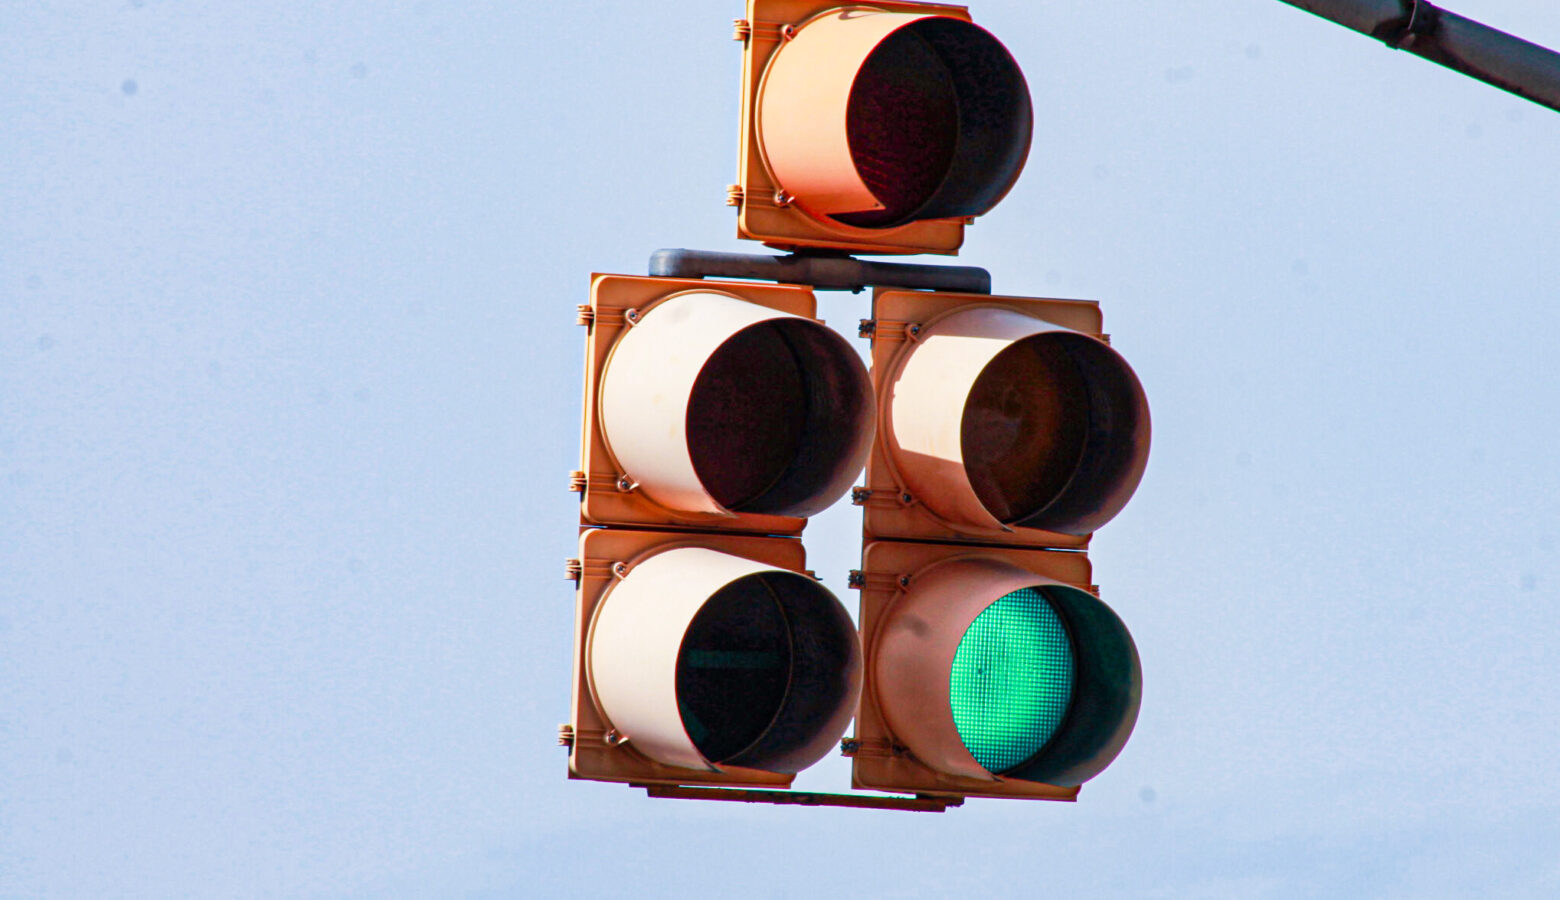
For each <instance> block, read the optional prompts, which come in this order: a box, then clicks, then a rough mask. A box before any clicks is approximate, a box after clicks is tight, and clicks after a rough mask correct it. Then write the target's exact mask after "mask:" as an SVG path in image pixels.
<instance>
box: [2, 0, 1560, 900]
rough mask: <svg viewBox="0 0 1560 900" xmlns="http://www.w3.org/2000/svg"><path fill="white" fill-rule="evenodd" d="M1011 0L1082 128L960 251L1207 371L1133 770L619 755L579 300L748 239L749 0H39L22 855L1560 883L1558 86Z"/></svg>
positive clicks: (1059, 126) (1502, 4)
mask: <svg viewBox="0 0 1560 900" xmlns="http://www.w3.org/2000/svg"><path fill="white" fill-rule="evenodd" d="M1446 5H1447V6H1449V7H1451V8H1453V9H1455V10H1456V11H1458V12H1460V13H1463V14H1465V15H1468V16H1470V17H1472V18H1475V19H1479V20H1482V21H1486V22H1488V23H1490V24H1493V25H1496V26H1498V27H1502V28H1505V29H1507V30H1510V31H1513V32H1515V33H1518V34H1521V35H1524V36H1526V37H1528V38H1530V39H1532V40H1535V41H1538V42H1540V43H1544V44H1547V45H1549V46H1557V47H1560V12H1557V9H1556V7H1555V5H1554V4H1553V3H1552V2H1550V0H1449V2H1448V3H1447V4H1446ZM972 11H973V13H974V15H975V17H976V20H977V22H979V23H981V24H982V25H984V26H986V27H987V28H989V29H990V30H992V31H993V32H994V33H996V34H997V35H998V36H999V37H1001V38H1002V39H1003V40H1004V41H1005V42H1006V43H1007V44H1008V46H1009V48H1010V49H1011V50H1012V51H1013V53H1014V55H1015V56H1016V57H1017V59H1018V60H1019V62H1020V64H1021V65H1022V66H1023V67H1024V69H1025V71H1026V73H1027V75H1028V77H1029V80H1030V83H1031V89H1032V91H1033V94H1034V100H1035V106H1036V112H1037V123H1038V124H1037V132H1036V141H1035V145H1034V149H1033V152H1032V153H1031V156H1030V159H1029V164H1028V168H1027V170H1026V171H1025V174H1024V176H1023V178H1022V179H1021V180H1020V182H1019V183H1018V185H1017V187H1016V188H1015V189H1014V191H1013V193H1012V194H1011V195H1010V196H1009V197H1008V199H1007V200H1006V201H1005V202H1004V203H1003V204H1002V205H1001V206H999V207H998V208H997V210H996V211H994V212H993V213H992V214H990V215H989V216H986V217H985V218H983V219H981V220H980V221H979V223H978V224H977V225H976V226H975V227H974V228H972V229H971V230H970V232H969V235H968V240H967V243H966V246H965V251H964V252H963V254H962V255H961V256H960V257H959V259H958V261H959V262H965V263H969V264H973V265H981V266H986V267H988V268H990V269H991V270H992V272H993V273H994V276H995V282H996V288H997V290H998V291H1000V292H1005V293H1013V294H1028V295H1048V296H1061V297H1083V298H1091V299H1097V300H1100V301H1101V302H1102V303H1103V304H1104V310H1105V316H1106V324H1107V330H1108V331H1110V332H1111V334H1112V335H1113V338H1114V345H1115V346H1116V348H1117V349H1118V350H1120V351H1121V352H1122V353H1123V354H1125V355H1126V357H1127V358H1128V359H1129V360H1131V361H1132V363H1133V364H1134V365H1135V367H1136V368H1137V370H1138V373H1139V375H1140V377H1141V379H1142V381H1143V384H1144V386H1145V388H1146V390H1147V392H1148V395H1149V399H1150V402H1151V404H1152V406H1153V410H1154V427H1155V435H1154V450H1153V456H1152V458H1151V460H1150V463H1149V469H1148V473H1147V477H1146V479H1145V480H1144V483H1143V486H1142V488H1141V489H1140V490H1139V492H1138V494H1137V497H1136V499H1135V500H1134V501H1133V502H1132V504H1130V505H1129V506H1128V507H1127V509H1126V511H1125V512H1124V513H1122V514H1121V516H1120V517H1118V518H1117V520H1116V521H1115V522H1113V523H1112V524H1111V525H1110V526H1109V527H1107V528H1106V529H1105V530H1104V531H1103V532H1102V533H1101V534H1100V536H1099V537H1098V538H1096V541H1095V545H1094V550H1093V553H1092V558H1093V560H1094V564H1095V573H1096V580H1097V581H1098V582H1099V583H1100V584H1101V585H1102V587H1103V591H1104V597H1105V598H1106V599H1107V600H1108V601H1109V602H1111V603H1112V604H1113V605H1114V606H1115V608H1116V609H1117V610H1118V612H1120V614H1121V615H1122V617H1123V618H1124V619H1125V621H1126V622H1127V624H1128V626H1129V627H1130V628H1131V629H1132V631H1133V633H1134V635H1135V637H1136V639H1137V642H1138V646H1139V649H1140V652H1141V654H1142V658H1143V669H1144V679H1145V690H1144V700H1143V712H1142V717H1141V719H1140V721H1139V723H1138V726H1137V730H1136V733H1135V735H1134V737H1133V739H1132V741H1131V742H1130V743H1129V744H1128V745H1127V748H1126V750H1125V752H1124V753H1123V754H1122V756H1121V757H1120V758H1119V759H1118V761H1117V762H1116V763H1115V765H1114V766H1112V767H1111V768H1110V769H1109V770H1107V771H1106V772H1105V774H1103V775H1102V776H1101V777H1099V778H1098V779H1096V780H1095V781H1093V782H1091V783H1090V784H1088V785H1086V786H1085V788H1084V791H1083V794H1082V797H1081V801H1080V802H1079V803H1078V804H1076V805H1062V804H1044V803H1012V802H1007V803H1004V802H998V801H972V802H970V803H969V804H967V805H966V806H965V807H964V808H962V809H959V810H956V811H953V812H950V813H948V814H946V815H942V816H932V815H913V814H904V813H873V812H855V811H829V810H806V809H785V808H764V807H749V806H743V805H736V804H730V805H728V804H697V803H687V802H676V801H662V800H649V799H646V798H645V797H644V796H643V794H642V792H637V791H631V790H629V789H627V788H623V787H620V786H613V785H599V784H588V783H570V782H567V781H566V780H565V777H564V775H565V758H564V754H563V753H562V752H561V751H560V750H559V748H557V747H556V746H555V745H554V738H555V734H556V726H557V724H558V723H559V722H562V721H565V720H566V719H567V718H568V699H569V698H568V693H569V686H568V670H569V655H570V635H571V630H572V627H573V625H572V615H573V596H572V591H571V589H570V586H569V584H568V583H567V582H565V581H564V580H563V560H564V559H565V558H566V557H568V556H571V555H573V542H574V528H575V506H574V503H573V501H574V495H572V494H569V493H568V492H567V491H566V490H565V484H566V475H567V473H568V471H569V470H570V469H572V468H575V466H576V465H577V463H576V460H577V439H578V420H577V416H578V406H579V389H580V388H579V371H580V366H581V344H582V338H583V336H582V334H581V332H580V330H579V329H578V328H577V327H576V326H575V325H574V324H573V321H574V306H575V304H576V303H580V302H583V301H584V300H585V299H586V293H585V291H586V287H587V283H588V276H589V273H591V272H593V271H604V272H628V273H636V272H642V271H643V267H644V264H645V260H646V258H647V256H648V255H649V253H650V252H651V251H652V250H655V249H656V248H658V247H676V246H686V247H699V248H705V249H716V250H721V249H724V250H741V249H748V248H744V247H743V246H742V243H741V242H739V241H737V240H735V238H734V231H735V222H734V215H733V212H732V211H731V210H730V209H728V208H726V207H725V206H724V205H723V199H724V192H725V185H726V184H727V183H728V182H730V181H732V180H733V177H734V174H735V170H736V134H737V121H736V116H737V93H736V89H737V74H738V69H739V65H740V54H739V45H737V44H735V43H733V42H731V41H730V40H729V35H730V20H731V19H732V18H733V17H736V16H739V15H741V14H742V8H741V6H740V4H739V2H738V0H720V2H713V0H698V2H676V3H674V2H669V0H667V2H658V3H596V2H577V3H559V4H554V3H547V4H544V3H540V2H535V0H521V2H505V3H489V2H471V3H440V2H418V3H412V2H375V3H368V2H342V3H330V4H303V3H248V4H236V3H222V4H219V3H210V2H179V0H107V2H96V0H81V2H73V3H54V2H41V0H40V2H12V3H7V4H5V5H4V7H3V9H0V43H3V45H4V47H5V49H4V51H3V52H0V122H3V123H4V125H3V130H0V896H3V897H6V898H12V897H17V898H21V897H29V898H30V897H50V898H53V897H61V898H64V897H92V898H97V897H110V896H113V897H120V896H123V897H172V896H203V897H245V896H294V897H380V896H408V897H432V896H452V897H510V896H515V897H519V896H528V897H529V896H563V895H566V894H567V895H569V896H581V897H592V896H630V895H632V896H636V897H641V896H652V897H654V896H672V895H678V896H700V897H718V896H735V895H743V896H756V897H794V896H810V895H815V894H817V895H834V896H891V897H898V896H947V895H950V894H953V893H954V892H956V891H960V892H980V893H982V894H989V895H994V896H1015V895H1040V896H1058V897H1060V896H1075V897H1106V896H1109V897H1177V898H1179V897H1235V898H1247V897H1252V898H1288V897H1317V896H1358V897H1371V898H1439V897H1503V898H1510V897H1519V898H1520V897H1533V898H1539V897H1543V898H1549V897H1554V896H1557V895H1560V853H1557V852H1556V850H1557V848H1560V782H1557V780H1556V778H1555V774H1554V773H1555V771H1556V770H1557V768H1560V750H1557V749H1556V748H1557V747H1560V679H1557V678H1556V673H1557V671H1560V658H1557V650H1556V645H1557V644H1560V612H1557V601H1560V547H1557V540H1560V536H1557V533H1556V532H1557V524H1560V476H1557V474H1556V450H1555V448H1556V445H1557V444H1560V353H1557V352H1556V347H1557V346H1560V302H1557V301H1560V165H1557V164H1556V161H1557V160H1560V115H1557V114H1555V113H1552V112H1549V111H1546V110H1544V109H1541V108H1539V107H1536V106H1533V105H1530V104H1527V103H1525V102H1523V101H1521V100H1518V99H1516V98H1514V97H1511V96H1509V95H1507V94H1504V93H1501V92H1500V91H1497V90H1495V89H1493V88H1489V87H1487V86H1484V85H1482V84H1479V83H1477V82H1474V81H1471V80H1468V79H1465V78H1463V77H1461V76H1458V75H1455V74H1452V73H1450V72H1447V71H1445V70H1443V69H1440V68H1438V67H1436V66H1434V65H1431V64H1429V63H1426V62H1423V61H1421V60H1418V59H1415V58H1413V57H1410V56H1407V55H1405V54H1400V53H1393V52H1390V51H1388V50H1386V49H1385V48H1383V47H1382V46H1381V45H1379V44H1376V43H1373V42H1371V41H1369V40H1367V39H1365V38H1363V37H1361V36H1358V35H1355V34H1353V33H1352V32H1348V31H1345V30H1344V29H1342V28H1339V27H1337V26H1334V25H1331V24H1329V23H1326V22H1323V21H1321V20H1319V19H1315V18H1313V17H1311V16H1308V15H1306V14H1304V13H1301V12H1299V11H1297V10H1295V9H1293V8H1291V7H1288V6H1286V5H1283V4H1281V3H1279V2H1277V0H1217V2H1216V0H1186V2H1179V3H1137V4H1128V5H1120V4H1117V5H1110V4H1099V3H1090V2H1083V0H1068V2H1056V0H1052V2H1045V3H1036V2H1033V0H975V2H974V5H973V7H972ZM823 311H824V314H825V316H826V317H827V318H828V319H829V320H830V321H831V322H833V323H835V324H838V325H843V326H847V327H849V326H853V324H854V322H855V320H856V319H858V318H860V317H861V316H863V315H865V314H866V309H865V300H864V298H862V297H853V296H850V295H837V294H831V295H824V303H823ZM850 330H851V331H853V328H850ZM856 514H857V510H855V509H854V508H852V507H849V506H848V505H847V506H845V507H843V508H840V509H836V510H831V511H830V512H829V513H827V514H825V515H824V516H822V517H820V518H819V519H818V520H816V521H815V522H814V523H813V524H812V525H811V526H810V528H809V530H808V533H807V538H808V545H809V547H810V550H811V553H812V556H811V561H810V563H811V565H812V567H813V568H815V569H817V570H818V571H819V572H820V573H821V574H823V575H824V576H825V577H826V581H827V583H828V584H829V585H830V586H831V587H832V588H833V589H835V590H836V592H837V593H838V594H840V596H841V597H842V599H844V600H845V601H846V603H847V605H849V606H851V607H852V608H854V604H855V595H854V593H853V592H850V591H848V590H846V589H845V585H844V580H845V574H846V572H847V571H848V570H849V569H850V568H852V567H853V565H854V564H855V559H854V554H855V549H854V548H855V546H856V535H857V528H858V525H857V519H856V518H855V517H856ZM847 779H848V766H847V764H846V762H845V761H843V760H838V759H831V760H830V761H828V762H826V763H824V764H822V765H820V766H819V767H818V768H817V769H815V770H812V771H809V772H808V773H805V775H804V776H803V778H802V779H801V781H800V782H799V785H798V786H799V787H803V788H809V789H814V790H835V789H840V788H843V787H844V786H845V784H846V782H847Z"/></svg>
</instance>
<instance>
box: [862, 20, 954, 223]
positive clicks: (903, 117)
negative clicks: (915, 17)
mask: <svg viewBox="0 0 1560 900" xmlns="http://www.w3.org/2000/svg"><path fill="white" fill-rule="evenodd" d="M845 122H846V134H847V136H848V138H849V141H850V153H851V158H852V160H853V161H854V162H855V164H856V172H857V174H859V175H860V176H861V180H862V181H863V182H865V183H866V185H867V189H868V190H870V191H871V192H872V195H873V196H874V197H876V198H877V200H878V202H879V203H882V204H883V207H884V208H883V209H881V210H877V211H872V212H859V213H850V214H847V215H841V216H837V217H836V218H838V219H839V220H840V221H842V222H845V223H846V224H848V225H856V226H859V227H865V228H870V227H874V226H882V225H887V224H892V223H894V222H897V221H899V220H901V219H904V218H905V217H907V216H909V215H910V214H911V213H914V212H915V211H916V210H917V209H919V208H920V207H921V206H922V205H923V204H925V203H926V201H927V200H928V199H929V198H930V197H931V196H932V194H933V193H934V192H935V191H936V190H937V188H938V186H939V185H941V184H942V182H943V179H944V178H945V177H946V176H947V174H948V166H949V164H950V163H951V162H952V160H953V151H954V147H955V145H956V144H957V143H958V138H959V105H958V100H957V98H956V97H955V95H954V88H953V78H952V76H951V75H950V74H949V72H948V66H947V65H946V64H944V62H943V61H942V58H941V57H939V56H938V55H937V53H936V52H935V51H933V50H932V48H931V46H930V45H928V44H927V43H926V41H925V40H924V39H922V38H921V37H920V36H919V35H918V34H916V32H915V31H914V30H912V29H909V28H902V29H900V30H899V31H896V32H894V33H893V34H891V35H889V37H888V38H887V39H886V40H884V41H883V43H881V44H879V45H878V47H877V49H876V50H874V51H873V52H872V55H871V56H869V57H867V61H866V63H865V64H864V65H863V66H862V67H861V71H860V72H859V73H858V74H857V75H856V83H855V85H854V87H853V88H852V89H851V92H850V105H849V107H848V112H847V115H846V120H845Z"/></svg>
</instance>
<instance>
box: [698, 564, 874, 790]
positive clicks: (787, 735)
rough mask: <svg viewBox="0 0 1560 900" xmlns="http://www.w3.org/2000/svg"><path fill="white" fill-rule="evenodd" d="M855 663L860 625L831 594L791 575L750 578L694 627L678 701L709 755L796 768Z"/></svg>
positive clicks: (849, 688)
mask: <svg viewBox="0 0 1560 900" xmlns="http://www.w3.org/2000/svg"><path fill="white" fill-rule="evenodd" d="M858 666H859V657H858V654H857V651H856V633H855V626H854V625H853V624H852V623H851V621H850V617H849V615H847V614H846V613H845V610H844V609H843V607H841V606H840V604H839V601H838V600H836V599H835V598H834V595H833V594H830V593H829V592H828V591H827V590H825V589H824V588H822V587H821V586H819V585H818V584H817V583H816V582H814V581H813V580H812V579H809V578H806V577H804V576H801V575H797V574H794V573H789V572H765V573H761V574H756V575H748V576H745V577H743V578H739V579H737V580H736V581H733V582H732V583H731V584H728V585H726V586H725V587H723V588H721V589H720V590H719V591H717V592H716V593H715V594H714V595H713V596H711V597H710V599H709V600H708V601H706V602H705V604H704V606H703V607H702V608H701V609H700V610H699V612H698V614H697V615H695V616H694V618H693V621H692V623H691V624H690V625H689V627H688V631H687V633H686V634H685V635H684V637H683V643H682V648H681V650H680V651H679V652H678V656H677V670H676V681H677V706H678V710H679V712H680V713H681V715H682V722H683V727H684V728H685V729H686V730H687V732H688V736H689V737H690V738H691V739H692V740H693V744H694V746H695V747H697V748H698V750H699V752H700V753H701V754H703V755H704V757H705V758H706V759H708V760H710V761H711V762H713V763H716V764H728V765H737V766H748V767H753V768H763V769H768V770H771V771H778V772H784V771H798V770H800V769H802V768H805V767H806V766H808V765H811V764H812V763H813V762H816V761H817V760H816V758H815V757H813V756H809V751H810V749H811V748H813V747H814V746H815V745H816V744H817V743H818V740H817V739H818V736H819V733H820V730H821V729H823V728H825V727H826V726H828V725H829V724H830V723H832V722H834V721H836V720H837V719H838V713H839V710H840V707H841V705H842V704H844V703H846V702H848V700H849V698H850V697H851V696H852V693H853V690H854V685H855V678H856V677H857V668H858ZM833 737H836V735H831V736H830V738H831V739H832V738H833ZM831 742H832V741H831Z"/></svg>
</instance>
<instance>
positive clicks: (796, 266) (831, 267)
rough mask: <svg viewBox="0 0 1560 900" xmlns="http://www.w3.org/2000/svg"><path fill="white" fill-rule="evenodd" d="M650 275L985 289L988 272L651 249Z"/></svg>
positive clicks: (832, 286) (830, 257) (824, 287)
mask: <svg viewBox="0 0 1560 900" xmlns="http://www.w3.org/2000/svg"><path fill="white" fill-rule="evenodd" d="M649 268H650V271H649V274H650V275H651V276H652V277H655V278H753V279H758V280H761V281H778V282H780V283H782V284H805V285H809V286H810V287H812V288H813V289H814V290H819V291H853V292H859V291H861V290H862V289H863V288H868V287H895V288H904V289H906V290H929V291H948V292H951V293H960V294H989V293H991V273H990V272H988V271H986V270H985V269H982V268H979V267H978V266H930V265H922V264H918V263H886V262H872V261H869V260H864V259H856V258H855V257H851V256H846V255H844V254H842V253H822V252H815V253H788V254H786V255H785V256H764V255H762V254H750V253H718V252H715V251H713V250H657V251H655V252H654V253H652V254H650V267H649Z"/></svg>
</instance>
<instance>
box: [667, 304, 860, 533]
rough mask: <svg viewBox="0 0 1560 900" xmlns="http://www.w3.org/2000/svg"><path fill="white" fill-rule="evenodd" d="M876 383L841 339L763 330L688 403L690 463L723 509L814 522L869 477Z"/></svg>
mask: <svg viewBox="0 0 1560 900" xmlns="http://www.w3.org/2000/svg"><path fill="white" fill-rule="evenodd" d="M871 440H872V396H871V381H870V378H869V376H868V375H867V372H866V369H865V367H863V366H862V364H861V360H860V358H859V357H857V356H856V354H855V351H854V350H853V349H852V348H851V347H850V345H849V344H848V343H846V342H845V340H844V339H843V338H841V337H840V336H839V335H838V334H835V333H834V332H833V331H830V330H829V329H828V328H826V327H824V326H823V325H820V324H818V323H817V322H813V321H811V320H808V319H799V318H782V319H772V320H770V321H766V322H760V323H758V324H756V325H751V326H749V327H747V328H743V329H742V330H740V331H738V332H736V333H735V334H733V335H732V336H731V337H730V338H728V339H727V340H725V341H724V342H723V343H722V344H721V345H720V347H719V349H717V350H716V351H715V352H714V353H713V354H711V356H710V358H709V360H708V361H707V362H706V363H705V364H704V367H703V368H702V369H701V370H700V371H699V375H698V377H697V378H696V379H695V380H694V383H693V389H692V391H691V392H690V393H689V397H688V411H687V447H688V457H689V459H690V461H691V462H692V463H693V470H694V472H695V473H696V474H697V476H698V478H699V483H700V484H702V485H703V486H704V489H705V490H706V491H707V492H708V493H709V495H710V496H711V497H712V498H714V500H715V502H716V503H719V504H720V505H721V506H722V507H724V508H726V509H728V510H731V511H732V512H739V513H758V514H765V515H781V516H809V515H812V514H813V513H815V512H819V511H821V510H823V509H824V508H826V507H827V506H828V505H829V504H831V503H833V502H834V500H835V499H836V498H837V497H838V496H839V494H840V493H842V492H843V491H844V490H846V489H848V488H849V486H850V483H851V480H852V479H853V478H854V477H855V475H856V473H857V472H859V471H860V470H861V465H862V463H863V462H864V461H865V458H866V454H867V451H868V449H869V448H870V446H871Z"/></svg>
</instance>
